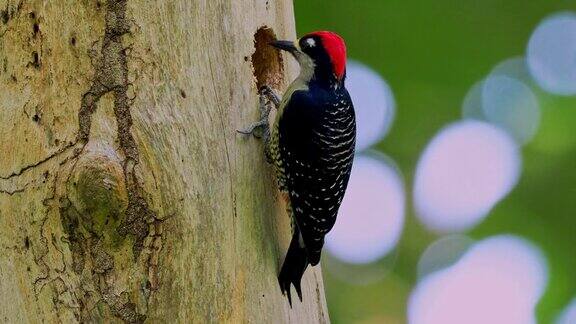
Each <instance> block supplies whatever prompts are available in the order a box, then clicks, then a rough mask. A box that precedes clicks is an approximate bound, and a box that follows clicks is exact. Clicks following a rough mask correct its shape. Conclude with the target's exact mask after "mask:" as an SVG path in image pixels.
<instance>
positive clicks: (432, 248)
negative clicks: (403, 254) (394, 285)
mask: <svg viewBox="0 0 576 324" xmlns="http://www.w3.org/2000/svg"><path fill="white" fill-rule="evenodd" d="M472 244H474V240H473V239H471V238H469V237H468V236H465V235H461V234H453V235H447V236H444V237H441V238H440V239H438V240H437V241H435V242H433V243H432V244H430V245H429V246H428V248H426V250H425V251H424V253H422V256H420V259H419V260H418V278H419V279H421V278H424V277H425V276H427V275H429V274H431V273H432V272H435V271H438V270H441V269H444V268H447V267H449V266H451V265H453V264H454V263H455V262H456V261H458V260H459V259H460V257H461V256H462V255H463V254H464V253H466V251H467V250H468V248H469V247H470V246H472Z"/></svg>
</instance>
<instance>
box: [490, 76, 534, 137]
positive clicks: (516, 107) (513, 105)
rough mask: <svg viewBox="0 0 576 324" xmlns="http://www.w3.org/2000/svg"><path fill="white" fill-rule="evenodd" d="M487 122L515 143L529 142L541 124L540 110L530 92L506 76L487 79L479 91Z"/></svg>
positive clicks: (519, 82)
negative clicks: (509, 136)
mask: <svg viewBox="0 0 576 324" xmlns="http://www.w3.org/2000/svg"><path fill="white" fill-rule="evenodd" d="M482 110H483V112H484V114H485V116H486V119H487V120H488V121H490V122H491V123H493V124H495V125H498V126H500V127H502V128H503V129H505V130H506V131H508V132H509V133H510V135H512V137H514V139H516V141H517V142H518V143H526V142H528V141H530V140H531V139H532V138H533V137H534V135H535V134H536V131H537V130H538V126H539V124H540V107H539V105H538V99H537V98H536V96H535V95H534V93H532V90H530V88H529V87H528V86H527V85H525V84H524V83H522V82H521V81H518V80H516V79H513V78H510V77H508V76H503V75H496V76H490V77H488V78H487V79H486V81H485V82H484V87H483V89H482Z"/></svg>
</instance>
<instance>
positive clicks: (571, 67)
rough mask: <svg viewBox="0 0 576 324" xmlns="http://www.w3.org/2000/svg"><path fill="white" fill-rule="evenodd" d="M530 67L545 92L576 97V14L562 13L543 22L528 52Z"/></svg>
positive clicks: (536, 31) (533, 35)
mask: <svg viewBox="0 0 576 324" xmlns="http://www.w3.org/2000/svg"><path fill="white" fill-rule="evenodd" d="M527 59H528V67H529V68H530V72H531V74H532V76H533V77H534V79H535V80H536V82H537V83H538V84H539V85H540V87H542V88H543V89H544V90H546V91H548V92H551V93H553V94H558V95H575V94H576V14H575V13H573V12H562V13H557V14H555V15H553V16H550V17H548V18H546V19H544V21H542V22H541V23H540V24H539V25H538V27H536V30H534V32H533V34H532V36H531V37H530V41H529V42H528V50H527Z"/></svg>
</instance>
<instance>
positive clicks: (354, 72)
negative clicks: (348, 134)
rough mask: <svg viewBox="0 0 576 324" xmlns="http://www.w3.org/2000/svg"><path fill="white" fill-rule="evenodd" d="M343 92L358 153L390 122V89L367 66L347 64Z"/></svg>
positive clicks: (382, 133)
mask: <svg viewBox="0 0 576 324" xmlns="http://www.w3.org/2000/svg"><path fill="white" fill-rule="evenodd" d="M346 89H348V92H349V93H350V97H351V98H352V102H353V103H354V109H355V111H356V128H357V134H356V150H357V151H362V150H364V149H367V148H368V147H370V146H372V145H374V144H375V143H377V142H378V141H380V140H381V139H382V138H384V136H385V135H386V134H387V133H388V131H389V130H390V126H391V125H392V121H393V120H394V113H395V103H394V95H393V94H392V90H391V89H390V87H389V86H388V84H387V83H386V81H384V79H383V78H382V77H381V76H380V75H379V74H378V73H377V72H375V71H374V70H372V69H370V68H369V67H368V66H366V65H364V64H362V63H359V62H356V61H349V62H348V64H347V66H346Z"/></svg>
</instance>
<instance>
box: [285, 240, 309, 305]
mask: <svg viewBox="0 0 576 324" xmlns="http://www.w3.org/2000/svg"><path fill="white" fill-rule="evenodd" d="M299 237H300V231H298V229H296V230H295V231H294V235H293V236H292V241H291V242H290V247H289V248H288V253H286V258H285V259H284V264H283V265H282V270H280V274H279V275H278V283H280V290H282V294H285V295H287V296H288V302H289V303H290V307H292V299H291V297H290V285H291V284H293V285H294V288H295V289H296V293H297V294H298V298H300V301H302V289H301V287H300V281H301V279H302V275H304V271H305V270H306V267H308V257H307V255H306V249H305V248H304V247H301V246H300V244H299Z"/></svg>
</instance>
